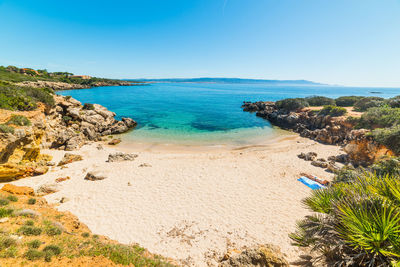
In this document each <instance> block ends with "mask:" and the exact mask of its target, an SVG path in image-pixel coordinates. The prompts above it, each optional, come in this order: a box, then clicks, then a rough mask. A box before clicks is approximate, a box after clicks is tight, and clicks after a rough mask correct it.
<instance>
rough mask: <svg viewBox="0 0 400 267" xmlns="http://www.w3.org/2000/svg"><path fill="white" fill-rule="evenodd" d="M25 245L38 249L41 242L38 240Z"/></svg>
mask: <svg viewBox="0 0 400 267" xmlns="http://www.w3.org/2000/svg"><path fill="white" fill-rule="evenodd" d="M27 245H28V247H29V248H39V247H40V246H41V245H42V241H40V240H39V239H35V240H32V241H31V242H29V243H27Z"/></svg>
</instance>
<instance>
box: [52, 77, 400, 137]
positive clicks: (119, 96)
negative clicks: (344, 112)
mask: <svg viewBox="0 0 400 267" xmlns="http://www.w3.org/2000/svg"><path fill="white" fill-rule="evenodd" d="M376 92H380V93H376ZM58 94H61V95H70V96H72V97H74V98H75V99H77V100H79V101H81V102H82V103H97V104H101V105H103V106H105V107H107V108H108V109H110V110H112V111H114V112H115V113H116V114H117V118H121V117H131V118H133V119H135V120H136V121H137V122H138V127H137V128H136V129H135V130H134V131H131V132H129V133H128V134H126V135H125V138H127V139H129V140H132V141H138V142H152V143H178V144H207V145H223V144H237V145H246V144H251V143H254V142H257V140H260V139H265V138H268V136H273V135H274V134H277V133H278V130H277V129H274V128H272V127H271V125H270V124H269V123H268V122H267V121H265V120H263V119H261V118H258V117H256V116H255V115H254V114H251V113H248V112H243V111H242V109H241V108H240V106H241V105H242V102H243V101H259V100H262V101H275V100H279V99H283V98H288V97H306V96H312V95H323V96H328V97H339V96H344V95H363V96H380V97H385V98H387V97H393V96H396V95H399V94H400V89H398V88H397V89H396V88H361V87H340V86H320V85H318V86H317V85H301V86H292V85H290V86H288V85H282V86H279V85H276V84H275V85H271V84H242V83H233V84H226V83H153V84H150V85H143V86H111V87H96V88H91V89H81V90H69V91H59V92H58Z"/></svg>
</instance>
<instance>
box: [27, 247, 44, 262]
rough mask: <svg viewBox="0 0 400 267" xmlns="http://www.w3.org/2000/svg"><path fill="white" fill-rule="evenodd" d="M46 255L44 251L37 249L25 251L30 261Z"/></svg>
mask: <svg viewBox="0 0 400 267" xmlns="http://www.w3.org/2000/svg"><path fill="white" fill-rule="evenodd" d="M43 256H44V253H43V252H42V251H39V250H37V249H33V248H31V249H29V250H28V251H27V252H26V253H25V258H27V259H28V260H30V261H34V260H38V259H40V258H42V257H43Z"/></svg>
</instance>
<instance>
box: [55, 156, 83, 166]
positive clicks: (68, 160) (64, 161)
mask: <svg viewBox="0 0 400 267" xmlns="http://www.w3.org/2000/svg"><path fill="white" fill-rule="evenodd" d="M81 160H83V158H82V156H81V155H76V154H72V153H65V155H64V157H63V158H62V159H61V161H60V162H59V163H58V164H57V166H63V165H66V164H69V163H72V162H75V161H81Z"/></svg>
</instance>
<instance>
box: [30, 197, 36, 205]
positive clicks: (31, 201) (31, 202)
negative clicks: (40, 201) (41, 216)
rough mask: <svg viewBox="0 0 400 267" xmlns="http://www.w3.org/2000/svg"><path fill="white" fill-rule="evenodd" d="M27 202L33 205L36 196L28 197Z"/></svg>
mask: <svg viewBox="0 0 400 267" xmlns="http://www.w3.org/2000/svg"><path fill="white" fill-rule="evenodd" d="M28 204H29V205H34V204H36V198H30V199H28Z"/></svg>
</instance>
